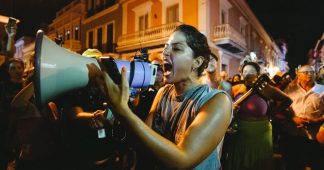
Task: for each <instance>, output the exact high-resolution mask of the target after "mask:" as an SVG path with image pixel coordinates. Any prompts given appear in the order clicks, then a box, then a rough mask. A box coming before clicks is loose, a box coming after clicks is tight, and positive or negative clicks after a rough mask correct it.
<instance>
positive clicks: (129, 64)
mask: <svg viewBox="0 0 324 170" xmlns="http://www.w3.org/2000/svg"><path fill="white" fill-rule="evenodd" d="M147 56H148V55H147V50H144V51H141V54H140V55H136V56H135V57H134V60H132V61H128V60H114V59H113V58H111V57H100V58H99V59H100V63H101V64H102V67H103V68H104V69H106V72H107V73H108V75H109V76H110V77H111V78H112V80H113V81H114V82H115V83H116V84H119V83H120V81H121V74H120V72H121V69H122V67H126V68H127V79H128V82H129V86H130V87H131V88H143V87H147V86H149V85H153V84H154V82H155V77H156V73H157V66H156V65H154V64H150V63H149V62H148V57H147Z"/></svg>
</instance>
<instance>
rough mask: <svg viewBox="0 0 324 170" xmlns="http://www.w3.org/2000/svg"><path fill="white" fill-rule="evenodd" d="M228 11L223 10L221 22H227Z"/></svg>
mask: <svg viewBox="0 0 324 170" xmlns="http://www.w3.org/2000/svg"><path fill="white" fill-rule="evenodd" d="M226 15H227V13H226V12H225V11H223V10H222V13H221V24H226V22H227V21H226V18H227V16H226Z"/></svg>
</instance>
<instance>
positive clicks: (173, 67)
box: [89, 25, 232, 170]
mask: <svg viewBox="0 0 324 170" xmlns="http://www.w3.org/2000/svg"><path fill="white" fill-rule="evenodd" d="M210 53H211V52H210V49H209V46H208V43H207V38H206V37H205V36H204V35H203V34H201V33H200V32H199V31H198V30H197V29H196V28H194V27H193V26H190V25H180V26H178V27H177V28H176V29H175V31H174V32H173V34H172V35H171V36H170V38H169V40H168V41H167V43H166V44H165V47H164V50H163V70H164V73H163V78H164V83H166V85H165V86H164V87H162V88H161V89H160V90H159V91H158V93H157V95H156V97H155V99H154V101H153V105H152V107H151V110H150V113H149V115H148V118H147V119H146V123H144V122H143V121H142V120H141V119H140V118H138V117H137V116H136V115H135V114H134V113H133V112H132V111H131V109H130V108H129V106H128V100H129V85H128V82H127V78H126V72H127V70H126V68H125V67H123V68H122V71H121V83H120V84H115V83H114V82H113V81H112V79H111V78H110V77H109V75H108V74H107V73H106V72H101V71H100V70H99V68H98V67H96V66H95V65H94V64H91V65H90V67H89V68H90V73H91V74H90V75H91V77H92V78H94V79H97V81H98V83H99V85H100V87H101V89H104V91H105V93H106V94H107V95H108V96H107V102H108V105H109V107H110V108H111V109H112V110H113V111H114V113H116V114H115V116H116V117H117V118H118V119H119V120H120V121H121V123H122V124H124V125H125V126H126V127H127V128H128V130H129V131H130V134H132V135H133V136H134V139H136V140H137V141H136V142H135V141H134V143H138V144H139V146H138V147H141V149H142V150H145V151H146V152H147V153H148V154H149V155H151V158H153V160H152V161H149V160H148V161H147V162H148V164H149V163H150V162H154V167H155V168H156V169H210V170H213V169H215V170H216V169H219V168H220V167H221V165H220V161H219V150H220V148H221V144H220V143H221V141H222V139H223V137H224V134H225V132H226V129H227V127H228V126H229V124H230V120H231V116H232V103H231V99H230V97H229V96H228V95H227V94H226V93H225V92H224V91H219V90H216V89H212V88H210V87H208V85H205V84H204V85H203V84H200V83H199V80H198V78H199V76H201V74H202V72H203V70H204V69H205V68H206V67H207V64H208V60H209V56H210ZM102 80H104V83H100V82H102ZM151 169H152V168H151Z"/></svg>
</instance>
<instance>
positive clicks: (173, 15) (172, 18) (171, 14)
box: [166, 4, 179, 24]
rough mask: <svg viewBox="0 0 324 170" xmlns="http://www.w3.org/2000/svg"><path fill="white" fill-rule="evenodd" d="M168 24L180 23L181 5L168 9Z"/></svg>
mask: <svg viewBox="0 0 324 170" xmlns="http://www.w3.org/2000/svg"><path fill="white" fill-rule="evenodd" d="M166 19H167V20H166V23H167V24H168V23H173V22H176V21H179V4H176V5H173V6H170V7H168V8H167V17H166Z"/></svg>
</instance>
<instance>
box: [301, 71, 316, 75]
mask: <svg viewBox="0 0 324 170" xmlns="http://www.w3.org/2000/svg"><path fill="white" fill-rule="evenodd" d="M298 73H303V74H312V75H313V74H315V71H298Z"/></svg>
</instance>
